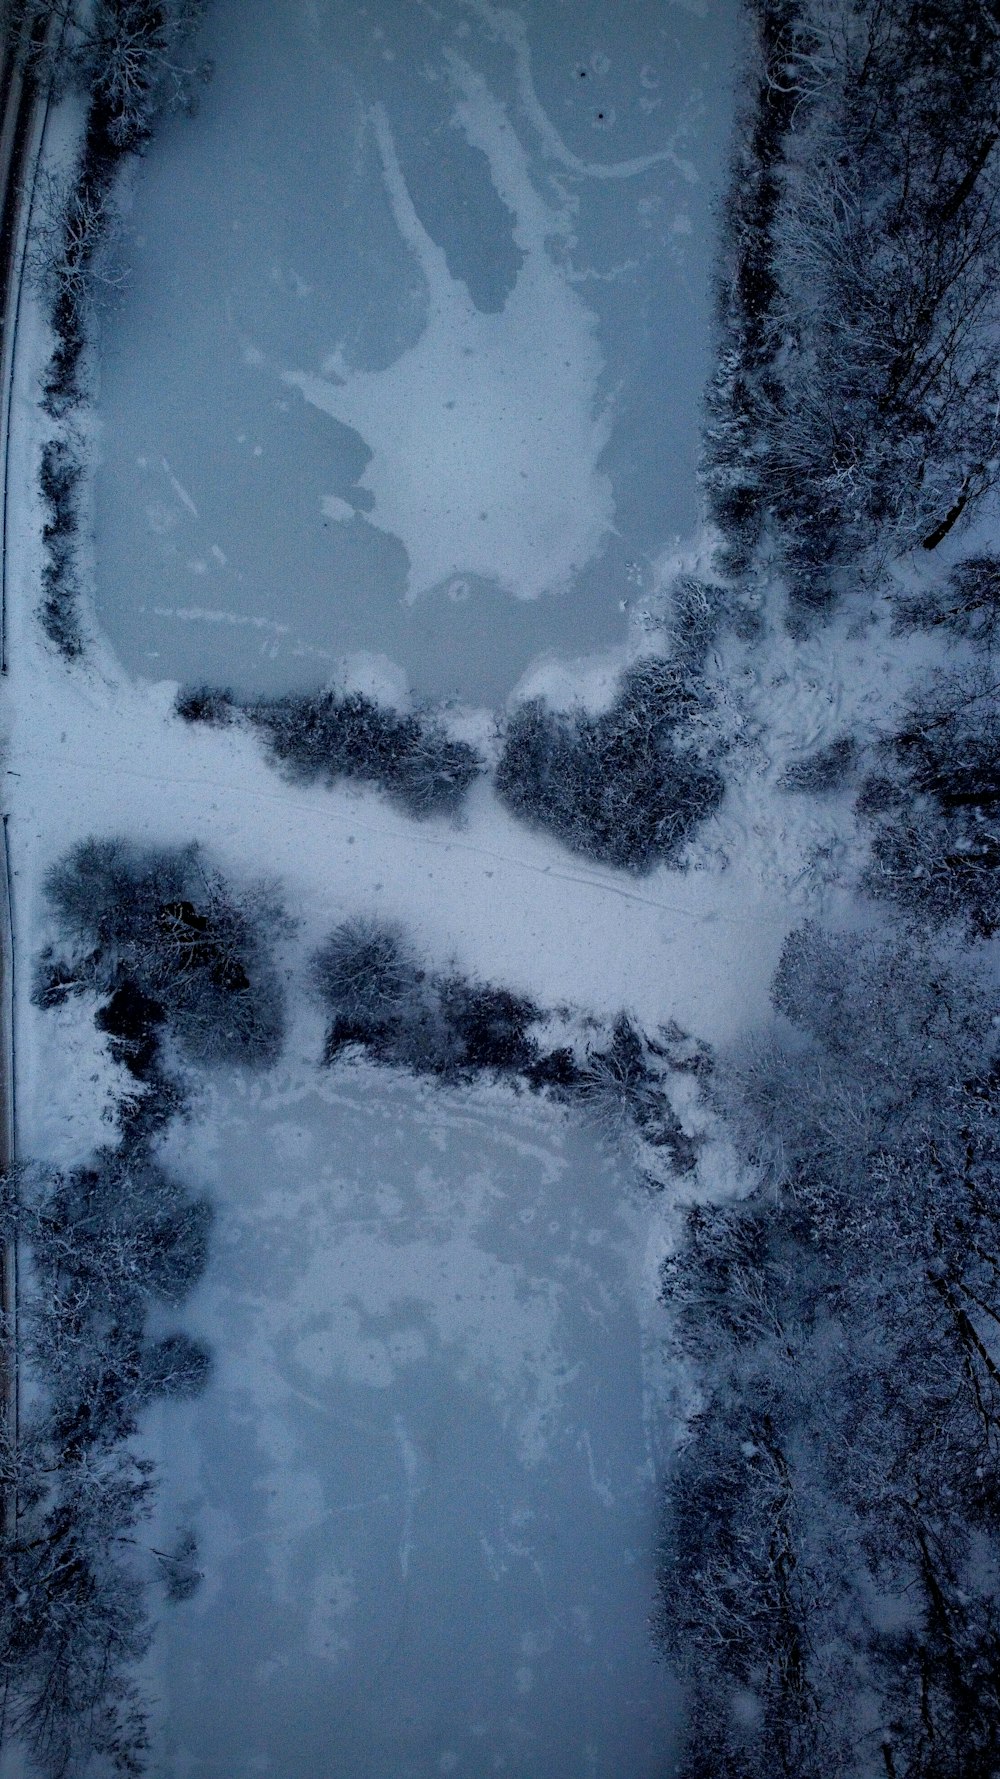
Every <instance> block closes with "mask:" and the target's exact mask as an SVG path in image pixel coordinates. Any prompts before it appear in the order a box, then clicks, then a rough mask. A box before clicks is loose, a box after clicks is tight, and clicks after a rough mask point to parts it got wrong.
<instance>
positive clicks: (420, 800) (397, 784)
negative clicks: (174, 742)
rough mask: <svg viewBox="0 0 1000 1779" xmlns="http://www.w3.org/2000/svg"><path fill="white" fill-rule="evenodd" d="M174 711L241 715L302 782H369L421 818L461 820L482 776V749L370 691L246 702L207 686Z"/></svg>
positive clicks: (190, 715) (202, 717)
mask: <svg viewBox="0 0 1000 1779" xmlns="http://www.w3.org/2000/svg"><path fill="white" fill-rule="evenodd" d="M174 708H175V709H176V711H177V714H178V716H180V717H183V718H184V720H185V721H186V722H189V723H196V722H202V723H215V724H220V723H223V722H225V721H226V720H227V718H228V715H229V713H231V712H232V711H234V710H239V711H241V712H242V713H243V715H244V716H245V717H246V718H247V719H248V720H249V721H250V722H251V723H252V724H253V726H254V728H256V729H258V730H259V731H260V732H261V734H262V735H263V737H264V739H265V742H266V745H267V749H268V753H269V754H270V757H271V759H272V760H273V761H275V763H276V764H278V765H280V766H281V767H282V768H283V769H284V771H285V772H286V773H287V775H288V777H289V778H291V779H293V780H294V781H295V782H296V783H298V784H312V783H315V782H316V781H319V782H320V783H323V784H328V785H333V784H336V783H337V782H338V781H339V780H340V779H345V778H346V779H358V780H361V781H362V782H364V781H367V782H369V783H371V784H376V785H378V787H379V789H380V790H382V791H385V793H386V795H387V796H389V797H391V798H392V800H393V802H394V803H397V804H399V806H400V808H402V809H404V810H405V811H406V813H407V815H412V816H416V817H417V818H418V819H420V818H422V817H425V816H432V815H453V814H455V813H456V811H457V810H458V809H459V807H460V806H461V804H462V802H463V800H464V798H465V795H466V792H467V791H468V789H469V786H470V785H471V784H473V783H474V781H475V779H476V778H478V776H479V774H480V773H481V772H482V770H483V761H482V759H481V758H480V756H479V754H477V752H476V750H475V748H473V747H470V746H469V744H468V742H466V741H456V740H455V739H454V738H453V737H452V736H450V735H449V734H448V731H447V729H446V728H445V726H444V724H443V723H442V722H440V720H439V719H438V718H436V717H434V716H431V715H427V714H423V713H420V714H414V715H410V714H401V713H400V712H399V711H394V710H387V709H385V707H384V706H383V705H381V704H377V703H376V702H375V700H374V699H373V698H367V697H366V696H365V695H364V693H363V692H333V691H327V692H314V693H307V692H302V693H288V694H287V695H286V696H284V697H282V698H268V699H243V700H239V699H235V698H233V697H232V695H231V694H229V693H224V692H218V691H212V690H211V689H210V688H209V687H206V686H200V687H195V688H192V689H191V690H188V691H184V692H182V693H181V694H180V695H179V696H178V698H177V701H176V704H175V707H174Z"/></svg>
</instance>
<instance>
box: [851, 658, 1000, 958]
mask: <svg viewBox="0 0 1000 1779" xmlns="http://www.w3.org/2000/svg"><path fill="white" fill-rule="evenodd" d="M883 756H884V761H885V769H884V771H882V772H881V773H878V774H872V775H871V776H870V777H869V778H868V779H867V780H866V781H865V783H864V784H863V785H862V788H861V793H860V795H859V798H858V811H859V814H860V815H861V816H862V818H863V819H864V820H865V821H866V822H867V823H868V825H869V826H870V828H871V863H870V865H869V867H868V869H867V871H866V873H865V879H864V881H865V887H866V888H867V889H868V890H869V891H870V893H871V894H872V895H875V896H878V897H881V898H885V899H887V900H889V901H892V902H895V903H896V904H897V905H898V906H899V907H902V908H904V909H908V910H913V911H915V912H919V913H920V914H922V915H923V916H924V917H925V918H929V919H930V920H931V921H934V922H945V921H955V922H958V923H960V924H961V925H963V926H965V927H966V928H968V929H969V930H970V931H971V932H972V933H974V934H977V935H979V936H981V937H984V938H985V937H989V936H990V935H991V934H992V933H994V932H996V931H997V930H998V929H1000V765H998V762H1000V713H998V711H997V706H996V688H995V687H994V686H993V685H992V683H991V682H990V681H988V680H987V679H986V678H984V677H983V676H982V675H980V674H978V673H977V672H965V673H959V674H953V675H938V676H936V677H935V678H934V679H933V680H932V681H931V682H930V683H929V685H928V686H927V687H926V689H925V690H924V692H923V694H922V697H921V702H920V703H919V705H917V706H915V707H914V708H913V709H911V711H910V712H909V713H908V717H907V721H906V725H905V727H904V728H903V729H902V730H900V732H899V733H898V734H896V735H894V736H892V737H891V738H890V739H889V740H888V741H887V742H886V743H885V745H884V748H883Z"/></svg>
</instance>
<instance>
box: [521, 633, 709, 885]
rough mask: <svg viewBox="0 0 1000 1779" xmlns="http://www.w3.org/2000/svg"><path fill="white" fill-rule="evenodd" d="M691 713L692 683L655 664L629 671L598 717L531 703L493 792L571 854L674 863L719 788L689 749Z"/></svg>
mask: <svg viewBox="0 0 1000 1779" xmlns="http://www.w3.org/2000/svg"><path fill="white" fill-rule="evenodd" d="M698 708H699V694H698V692H697V690H696V689H695V687H694V685H693V684H692V682H691V681H690V680H689V679H688V678H686V677H685V675H684V674H683V673H682V671H681V670H680V669H679V668H678V667H677V666H676V665H675V664H674V663H672V662H669V661H662V660H658V659H650V660H646V661H641V662H639V663H637V665H635V666H634V667H631V668H629V669H628V670H627V672H625V673H624V674H623V675H622V678H621V681H620V684H619V688H618V692H617V695H616V697H615V701H614V703H613V704H612V705H611V707H610V708H609V709H608V710H606V711H602V712H601V713H600V714H599V715H598V716H591V715H589V714H588V713H587V712H586V711H575V712H571V713H565V712H562V711H554V710H551V709H549V708H548V707H547V706H546V705H545V704H543V703H542V702H541V700H540V699H533V700H531V701H530V702H529V703H527V704H524V705H522V706H521V707H520V709H519V710H517V711H515V713H514V715H513V716H512V718H511V719H510V722H509V724H508V727H507V733H506V736H505V738H504V746H503V752H502V754H501V756H500V761H499V764H498V766H497V772H496V789H497V794H498V796H499V797H500V798H501V799H502V801H503V802H504V803H506V805H507V807H508V808H509V809H511V810H512V811H513V812H514V814H515V815H519V816H521V817H523V818H524V819H525V820H528V821H531V822H535V823H537V824H538V825H539V826H540V827H546V828H550V829H551V830H552V831H553V833H555V834H556V835H557V836H558V838H559V839H560V840H561V841H562V842H563V844H564V845H566V846H568V847H570V848H571V849H572V850H573V851H574V852H580V853H585V854H587V855H588V856H589V857H590V858H595V859H600V860H601V861H602V862H604V863H606V864H609V865H618V866H621V867H623V868H624V869H626V870H629V871H640V872H641V871H649V870H652V868H653V867H654V866H655V865H658V864H662V863H674V862H676V861H677V859H678V858H679V857H680V854H681V852H682V850H683V847H684V845H685V843H686V841H688V840H689V839H690V838H691V835H692V834H693V833H694V830H695V829H696V828H697V826H698V825H699V823H701V822H703V821H704V820H705V819H706V818H707V817H708V816H710V815H711V814H713V812H714V811H715V810H716V809H717V808H718V806H719V804H720V802H721V801H722V795H723V791H724V788H725V787H724V784H723V780H722V777H721V775H720V773H719V772H718V771H717V769H716V768H715V766H714V765H712V764H711V763H710V762H708V761H706V760H705V759H703V758H701V757H699V754H698V752H697V751H696V750H695V748H694V747H692V746H691V745H690V724H691V718H692V716H693V715H694V714H695V712H696V711H697V709H698Z"/></svg>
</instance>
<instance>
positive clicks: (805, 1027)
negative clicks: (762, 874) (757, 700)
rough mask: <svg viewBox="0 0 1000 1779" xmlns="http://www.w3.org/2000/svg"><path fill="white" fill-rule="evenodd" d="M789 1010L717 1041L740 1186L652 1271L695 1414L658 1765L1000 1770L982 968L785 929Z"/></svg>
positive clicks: (994, 1215) (990, 993)
mask: <svg viewBox="0 0 1000 1779" xmlns="http://www.w3.org/2000/svg"><path fill="white" fill-rule="evenodd" d="M773 992H774V1000H775V1004H776V1007H777V1008H778V1010H779V1011H780V1013H781V1014H782V1015H783V1017H784V1019H785V1020H787V1021H789V1022H790V1023H791V1026H792V1027H794V1028H795V1030H794V1035H793V1036H791V1037H789V1036H788V1032H789V1029H790V1028H787V1027H786V1028H784V1035H780V1036H779V1034H778V1033H773V1034H772V1035H771V1037H770V1039H769V1041H765V1042H758V1043H756V1044H755V1046H754V1048H753V1050H752V1051H750V1052H747V1051H744V1052H743V1053H742V1054H741V1055H739V1056H736V1057H731V1058H730V1059H728V1062H727V1064H726V1066H725V1068H724V1070H723V1073H722V1083H721V1086H722V1103H723V1104H725V1106H726V1109H727V1111H728V1114H729V1120H730V1123H729V1128H730V1131H731V1134H732V1136H733V1138H734V1140H735V1142H736V1144H737V1148H738V1152H739V1154H740V1155H741V1157H742V1159H743V1161H744V1163H745V1165H747V1166H748V1167H749V1169H750V1170H751V1176H750V1177H751V1178H752V1179H753V1180H754V1181H755V1184H754V1185H753V1187H752V1189H751V1190H750V1191H749V1192H747V1193H744V1194H742V1195H740V1196H739V1197H736V1196H731V1197H729V1198H727V1199H726V1200H724V1201H723V1202H721V1203H718V1202H717V1203H700V1204H696V1205H693V1206H691V1207H689V1208H688V1210H687V1212H686V1215H685V1218H684V1228H683V1233H682V1235H681V1238H680V1240H679V1241H678V1242H677V1244H676V1246H675V1248H674V1249H673V1251H672V1253H671V1254H670V1256H669V1257H668V1259H667V1261H666V1263H665V1265H664V1268H663V1292H664V1299H665V1302H666V1304H667V1306H668V1309H669V1312H670V1318H671V1327H672V1331H673V1340H674V1343H675V1351H676V1357H677V1359H678V1360H679V1361H680V1362H681V1363H682V1364H683V1365H684V1366H685V1367H686V1368H687V1371H688V1376H689V1379H690V1380H691V1384H692V1388H693V1391H694V1392H696V1397H697V1403H698V1407H697V1411H696V1412H695V1413H694V1414H693V1415H692V1417H691V1419H690V1420H689V1423H688V1429H687V1437H686V1439H685V1440H684V1441H683V1442H682V1443H681V1444H680V1445H679V1447H678V1449H677V1450H676V1453H675V1456H674V1459H673V1462H672V1465H671V1474H670V1479H669V1485H668V1512H667V1514H666V1517H665V1521H664V1535H663V1546H662V1553H661V1572H660V1603H659V1609H658V1611H657V1614H656V1620H655V1630H656V1633H657V1636H658V1639H659V1641H660V1643H661V1647H662V1648H663V1649H664V1651H665V1653H668V1654H669V1655H670V1656H671V1658H672V1659H674V1660H675V1661H676V1662H677V1664H678V1666H679V1667H680V1670H681V1673H682V1675H683V1677H684V1679H685V1681H686V1691H687V1749H686V1751H685V1753H684V1755H683V1757H682V1759H681V1761H680V1763H679V1765H678V1769H677V1770H678V1772H679V1773H680V1774H681V1775H683V1779H705V1776H707V1775H709V1774H711V1775H712V1779H715V1776H716V1775H727V1776H728V1775H732V1776H734V1779H735V1776H736V1775H739V1776H740V1779H775V1775H783V1776H784V1779H802V1775H811V1776H814V1779H826V1776H827V1775H833V1774H837V1775H838V1776H840V1779H872V1776H873V1775H875V1774H876V1773H884V1774H885V1775H887V1776H890V1775H891V1776H895V1779H903V1776H904V1775H905V1776H906V1779H973V1776H975V1779H987V1776H988V1775H990V1774H992V1773H994V1772H995V1771H996V1770H997V1766H998V1761H1000V1686H998V1673H1000V1670H998V1666H997V1655H998V1650H1000V1612H998V1606H997V1577H998V1574H1000V1521H998V1515H997V1502H998V1499H1000V1387H998V1386H1000V1377H998V1372H997V1366H996V1345H995V1329H996V1307H995V1306H996V1289H997V1276H998V1270H1000V1240H998V1237H1000V1145H998V1140H997V1138H998V1130H1000V1124H998V1119H997V1112H998V1109H1000V1108H998V1085H1000V1071H998V1066H997V1065H998V1058H997V1031H996V1025H995V1018H996V1015H995V1012H994V1009H995V1005H996V995H995V979H994V978H993V976H992V973H990V972H988V971H984V970H983V968H982V960H981V959H979V958H975V957H972V958H968V957H967V958H965V959H961V958H958V959H956V957H955V954H954V950H952V954H951V957H950V959H949V961H947V962H945V960H944V959H943V958H942V957H941V956H940V955H934V953H933V951H932V950H931V948H930V947H929V946H928V945H927V944H926V941H925V940H922V939H921V938H919V937H916V938H915V936H914V935H913V934H912V933H906V934H905V935H902V936H898V935H897V937H896V938H895V939H894V940H893V942H891V943H890V944H887V945H881V946H880V945H875V944H872V943H871V942H869V941H867V940H863V939H862V940H859V939H858V938H857V937H844V936H842V935H838V936H834V935H829V934H825V933H823V932H822V931H821V930H820V929H818V928H817V927H815V926H807V927H805V928H804V929H801V930H800V931H799V932H796V933H794V934H793V935H792V936H791V938H790V940H789V942H788V944H787V945H786V948H785V951H784V954H783V957H782V960H781V965H780V967H779V970H778V973H777V976H776V978H775V983H774V991H773Z"/></svg>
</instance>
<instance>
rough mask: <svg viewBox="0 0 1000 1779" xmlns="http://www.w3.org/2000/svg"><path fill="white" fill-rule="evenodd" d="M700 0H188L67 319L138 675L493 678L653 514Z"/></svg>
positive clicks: (701, 241)
mask: <svg viewBox="0 0 1000 1779" xmlns="http://www.w3.org/2000/svg"><path fill="white" fill-rule="evenodd" d="M736 10H737V8H736V0H689V3H685V0H675V3H673V4H671V3H670V0H632V3H631V4H629V5H627V6H623V5H614V6H613V5H608V4H607V0H578V3H576V4H573V5H572V6H570V5H566V4H562V3H560V0H542V3H541V4H531V5H522V6H521V7H519V8H518V7H510V8H504V7H499V6H493V5H491V4H489V3H488V0H443V4H441V5H434V6H432V5H429V4H423V3H421V0H380V3H378V4H365V5H359V4H355V3H352V0H212V5H211V7H210V12H209V18H208V23H207V27H206V33H205V43H204V49H205V52H206V53H207V54H208V55H210V56H211V57H212V58H213V60H214V62H215V64H216V67H215V75H214V79H213V80H212V81H211V83H210V84H209V85H208V87H207V88H206V89H205V90H204V92H203V94H202V97H201V105H200V110H199V113H198V115H197V117H196V118H195V119H194V120H188V119H177V120H174V121H173V122H171V123H169V124H168V125H167V126H166V127H165V128H164V130H163V131H162V133H161V134H160V136H159V137H158V138H157V140H156V142H155V144H154V146H153V148H152V150H151V152H150V154H149V156H148V158H147V160H146V161H145V162H144V163H143V165H142V166H141V168H140V170H139V173H138V177H137V179H136V182H135V193H134V205H133V208H132V210H131V213H130V216H129V218H128V220H127V226H126V231H125V239H124V241H123V243H122V247H121V253H122V257H123V260H124V262H125V264H126V265H127V269H128V280H127V283H126V285H125V288H124V292H123V294H122V296H121V298H120V301H119V307H118V308H117V309H116V312H115V314H114V315H113V317H112V318H111V320H110V321H109V323H108V325H107V326H106V328H105V336H106V337H105V340H104V343H103V348H102V385H101V402H100V412H101V418H102V421H103V428H102V435H101V452H102V455H103V464H102V468H101V470H100V474H99V477H98V485H97V514H96V524H97V558H98V562H99V577H98V606H99V616H100V619H101V622H102V624H103V625H104V627H105V629H106V631H107V633H108V635H109V636H110V638H111V640H112V641H113V643H114V645H115V647H116V648H117V650H118V652H119V654H120V656H121V658H122V659H123V661H124V662H125V664H126V665H127V666H128V667H129V668H131V669H132V670H134V671H138V672H141V673H143V674H146V675H149V676H150V677H153V678H179V679H181V680H192V679H201V678H209V679H212V680H214V681H223V682H226V681H228V682H230V683H232V684H234V685H237V686H239V687H241V688H248V689H249V688H257V689H266V690H278V689H284V688H289V687H292V686H313V685H317V684H319V683H321V682H323V681H324V680H326V679H327V678H328V677H329V676H330V675H331V674H333V673H336V671H337V670H338V664H339V663H340V662H341V661H342V659H343V658H344V657H345V656H349V655H352V654H354V653H356V652H359V651H362V652H363V651H373V652H376V653H383V654H385V655H388V656H389V657H390V658H391V659H392V660H394V661H395V662H397V663H399V664H400V665H401V666H402V667H403V668H404V669H405V671H406V673H407V675H408V676H409V680H410V683H411V685H412V687H413V689H414V690H415V691H416V692H418V693H421V694H431V695H433V696H450V695H453V694H454V695H458V696H459V697H461V698H462V699H463V700H467V701H472V702H478V703H487V704H492V703H495V702H498V701H502V700H503V698H504V697H505V696H506V695H507V693H508V692H509V690H510V689H511V687H512V685H513V684H514V682H515V681H516V680H517V679H518V677H519V676H520V675H521V674H522V672H523V671H524V669H525V668H526V666H527V665H528V663H529V662H530V661H531V660H532V659H533V658H534V657H535V656H536V655H537V654H538V653H539V652H540V651H543V650H546V649H557V650H559V651H563V652H567V653H569V654H579V653H582V652H586V651H589V650H594V649H597V648H602V647H605V646H608V645H609V644H613V643H614V642H616V641H617V640H619V639H621V638H622V637H623V636H624V634H625V629H626V623H627V610H628V606H629V602H631V601H635V600H636V599H637V598H638V597H640V596H641V594H642V592H643V590H644V589H646V588H648V587H649V586H650V584H651V583H652V581H653V580H654V578H655V573H656V568H655V565H656V563H657V561H658V560H661V559H662V558H663V556H664V553H669V552H670V550H671V549H673V548H674V547H675V546H676V542H677V539H678V538H683V537H684V536H685V535H687V534H689V533H690V532H691V530H692V528H693V526H694V525H695V523H696V520H697V514H698V507H697V497H696V488H695V479H694V467H695V459H696V453H697V428H698V404H699V399H700V393H701V389H702V386H703V382H704V378H705V373H706V369H707V363H708V349H709V327H708V311H709V303H708V287H709V277H710V268H711V258H712V251H713V204H714V201H715V198H716V194H717V191H718V185H719V178H720V173H721V170H722V166H723V162H724V157H725V150H726V143H727V135H728V128H729V118H730V115H731V95H730V82H731V78H732V65H733V56H734V42H735V32H736Z"/></svg>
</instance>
